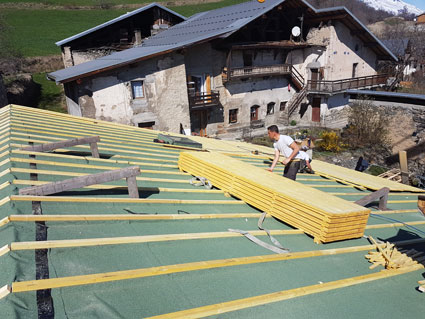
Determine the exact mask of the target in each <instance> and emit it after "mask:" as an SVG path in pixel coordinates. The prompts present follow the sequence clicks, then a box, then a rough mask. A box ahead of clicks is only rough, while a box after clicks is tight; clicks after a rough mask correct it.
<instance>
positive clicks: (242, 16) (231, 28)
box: [48, 0, 397, 82]
mask: <svg viewBox="0 0 425 319" xmlns="http://www.w3.org/2000/svg"><path fill="white" fill-rule="evenodd" d="M285 1H286V0H267V1H265V2H263V3H259V2H258V1H257V0H253V1H249V2H244V3H240V4H236V5H233V6H229V7H224V8H220V9H215V10H211V11H206V12H201V13H199V14H196V15H194V16H192V17H190V18H188V19H187V20H186V21H183V22H181V23H179V24H177V25H174V26H173V27H171V28H170V29H168V30H165V31H162V32H161V33H159V34H157V35H156V36H153V37H151V38H149V39H146V40H145V41H144V42H143V44H142V46H141V47H137V48H132V49H129V50H125V51H122V52H118V53H114V54H112V55H110V56H107V57H102V58H100V59H97V60H94V61H89V62H86V63H83V64H79V65H76V66H73V67H69V68H67V69H63V70H59V71H56V72H52V73H49V74H48V77H49V78H50V79H52V80H55V81H56V82H64V81H71V80H73V79H75V78H76V77H78V76H84V75H86V74H90V73H91V72H94V71H98V72H101V71H102V70H103V69H108V68H112V67H114V66H115V67H116V66H119V65H125V64H129V63H133V62H135V61H137V60H142V59H147V58H149V56H151V55H153V54H157V53H160V52H166V51H168V50H175V49H178V48H183V47H187V46H189V45H193V44H195V43H199V42H201V41H207V40H209V39H213V38H215V37H219V36H221V37H227V36H228V35H230V34H232V33H233V32H236V31H237V30H239V29H240V28H241V27H243V26H245V25H246V24H248V23H249V22H251V21H253V20H255V19H257V18H258V17H260V16H261V15H263V14H264V13H266V12H268V11H270V10H271V9H273V8H274V7H276V6H278V5H279V4H281V3H283V2H285ZM300 4H303V5H305V6H306V7H308V8H310V9H311V10H312V11H313V12H314V13H315V14H316V13H332V12H333V11H338V10H344V11H345V12H346V13H347V14H349V15H350V16H351V17H352V18H353V19H352V21H355V23H356V24H360V25H361V27H362V28H364V29H365V30H366V31H367V32H368V34H370V36H371V37H372V38H373V39H374V40H375V41H377V42H378V43H379V44H380V46H382V47H383V49H384V52H387V53H388V55H389V56H391V57H393V58H394V59H395V60H397V58H396V57H395V56H394V55H393V54H392V53H391V51H389V50H388V49H387V48H386V47H385V46H384V44H383V43H382V42H381V41H379V40H378V38H376V37H375V36H374V35H373V34H372V33H370V31H369V30H368V29H367V28H366V26H364V25H363V24H362V23H361V22H360V21H359V20H358V19H357V18H355V17H354V16H353V15H352V14H351V13H350V12H349V11H348V10H347V9H346V8H345V7H335V8H330V9H320V10H317V9H315V8H313V7H312V6H311V5H309V4H308V3H307V2H305V1H304V0H300Z"/></svg>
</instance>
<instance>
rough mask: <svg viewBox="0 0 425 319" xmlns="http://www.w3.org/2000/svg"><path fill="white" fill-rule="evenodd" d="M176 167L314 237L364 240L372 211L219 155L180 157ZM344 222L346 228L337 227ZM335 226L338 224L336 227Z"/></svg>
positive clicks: (201, 154)
mask: <svg viewBox="0 0 425 319" xmlns="http://www.w3.org/2000/svg"><path fill="white" fill-rule="evenodd" d="M179 168H180V169H182V170H183V171H187V172H189V173H191V174H192V175H196V176H203V177H206V178H207V179H208V180H209V181H210V182H211V183H212V184H213V185H214V186H216V187H218V188H220V189H222V190H224V191H225V192H228V193H229V194H232V195H234V196H236V197H238V198H240V199H242V200H243V201H245V202H247V203H248V204H250V205H253V206H254V207H256V208H258V209H260V210H262V211H265V212H268V213H270V214H271V215H272V216H274V217H276V218H278V219H280V220H282V221H284V222H286V223H288V224H290V225H292V226H294V227H296V228H299V229H301V230H303V231H304V232H306V233H307V234H310V235H312V236H313V237H314V238H315V241H316V242H330V241H335V240H341V239H348V238H358V237H361V236H362V235H363V232H364V229H365V227H366V223H367V220H368V217H369V212H370V210H369V209H367V208H364V207H361V206H359V205H356V204H354V203H351V202H348V201H346V200H343V199H341V198H338V197H335V196H332V195H328V194H326V193H324V192H321V191H319V190H316V189H313V188H311V187H308V186H305V185H302V184H300V183H297V182H294V181H292V180H289V179H285V178H282V177H280V176H277V175H275V174H272V173H270V172H267V171H265V170H264V169H261V168H258V167H254V166H252V165H250V164H247V163H244V162H242V161H240V160H237V159H234V158H231V157H228V156H225V155H222V154H219V153H202V152H182V153H181V155H180V158H179ZM344 218H348V219H347V221H349V220H350V219H352V218H354V219H355V220H352V221H350V224H349V225H344V227H341V224H340V223H341V221H342V220H344ZM337 221H338V222H337Z"/></svg>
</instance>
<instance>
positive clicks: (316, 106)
mask: <svg viewBox="0 0 425 319" xmlns="http://www.w3.org/2000/svg"><path fill="white" fill-rule="evenodd" d="M321 102H322V99H321V98H320V97H315V98H313V105H312V110H311V120H312V121H313V122H320V104H321Z"/></svg>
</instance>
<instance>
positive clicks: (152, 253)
mask: <svg viewBox="0 0 425 319" xmlns="http://www.w3.org/2000/svg"><path fill="white" fill-rule="evenodd" d="M157 134H158V132H155V131H150V130H145V129H141V128H137V127H130V126H125V125H120V124H112V123H108V122H103V121H99V120H93V119H87V118H79V117H73V116H70V115H65V114H59V113H53V112H48V111H44V110H39V109H33V108H26V107H21V106H16V105H12V106H7V107H4V108H2V109H1V110H0V165H1V171H0V178H1V180H0V193H1V194H0V195H1V197H0V205H1V206H0V212H1V213H0V218H1V222H0V241H1V242H0V247H3V248H0V254H1V256H0V268H1V270H2V271H1V272H0V285H1V286H3V285H8V286H9V287H6V288H3V289H1V290H0V295H1V296H3V298H2V299H1V300H0V314H1V316H2V318H34V317H36V316H37V313H38V314H41V315H43V316H45V317H48V316H49V315H52V314H54V317H55V318H147V317H155V316H159V318H161V317H162V318H201V317H209V318H223V317H225V318H281V317H282V316H283V314H284V315H285V317H288V318H329V317H331V316H334V317H344V318H365V317H373V318H398V317H405V318H420V317H421V314H422V315H423V313H425V303H424V302H423V301H424V299H423V298H424V295H423V294H421V293H419V292H418V291H417V290H416V287H417V286H418V284H417V281H418V280H423V278H424V274H425V271H424V269H423V265H422V264H417V265H416V266H413V267H407V268H401V269H398V270H383V268H382V267H381V266H379V267H376V268H374V269H370V268H369V266H370V264H369V263H368V262H367V260H366V259H365V257H364V255H365V254H367V252H368V251H370V250H374V247H373V246H371V245H370V243H369V242H368V240H367V239H365V238H357V239H352V240H346V241H338V242H332V243H328V244H320V245H319V244H315V243H314V242H313V238H312V237H310V236H308V235H306V234H304V233H303V232H302V231H300V230H297V229H294V228H292V227H290V226H289V225H287V224H285V223H283V222H281V221H279V220H277V219H274V218H272V217H269V216H268V217H267V218H266V219H265V221H264V224H263V227H265V228H267V229H269V230H270V232H271V233H272V235H273V236H274V237H275V238H276V239H278V240H279V241H280V243H281V244H282V245H283V246H284V247H286V248H289V249H290V253H289V254H274V253H272V252H271V251H269V250H266V249H264V248H263V247H261V246H259V245H256V244H254V243H253V242H251V241H249V240H248V239H246V238H245V237H244V236H242V235H241V234H239V233H235V232H229V231H228V229H229V228H232V229H241V230H246V231H250V232H251V233H252V234H254V235H255V236H257V238H259V239H262V240H264V241H266V242H268V239H267V235H266V233H265V232H264V231H261V230H259V229H258V227H257V221H258V218H259V217H260V213H261V211H259V210H257V209H256V208H254V207H253V206H250V205H248V204H246V203H245V202H244V201H242V200H240V199H238V198H235V197H232V196H229V195H228V194H226V193H225V192H224V191H222V190H220V189H217V188H213V189H207V188H204V187H203V186H201V187H196V186H193V185H191V184H190V179H191V178H192V176H190V175H189V174H186V173H184V172H182V171H180V170H179V169H178V166H177V164H178V158H179V155H180V152H185V151H186V150H184V149H177V148H170V147H167V146H165V145H162V144H156V143H154V142H153V139H154V138H156V137H157ZM93 135H96V136H100V139H101V140H100V143H99V144H98V147H99V152H100V154H101V158H93V157H91V154H90V147H89V146H88V145H82V146H75V147H70V148H67V149H58V150H56V151H53V152H49V153H38V152H32V151H23V150H19V149H20V148H21V147H22V146H27V145H28V144H31V143H34V144H40V143H49V142H57V141H62V140H67V139H73V138H80V137H85V136H93ZM194 140H196V141H198V142H200V143H202V144H203V147H204V149H206V150H214V151H219V152H221V153H223V154H226V155H227V156H231V157H233V158H235V159H238V160H241V161H243V162H245V163H248V164H250V165H253V166H256V167H260V168H266V167H268V166H269V165H270V160H269V157H270V155H269V154H272V153H273V152H272V150H270V149H269V148H266V147H261V146H256V145H250V144H247V143H239V142H225V141H218V140H212V139H206V138H199V137H198V138H194ZM253 150H257V151H259V154H260V155H254V154H252V151H253ZM315 162H316V163H317V162H318V161H313V163H312V164H315ZM134 165H138V166H140V169H141V175H140V176H139V177H137V184H138V187H139V195H140V198H138V199H137V198H129V196H128V193H127V184H126V181H125V180H120V181H116V182H109V183H105V184H101V185H92V186H88V187H85V188H81V189H75V190H72V191H67V192H62V193H58V194H54V195H50V196H39V197H34V196H24V195H18V192H19V189H22V188H24V187H28V186H30V185H39V184H43V183H44V182H51V181H61V180H64V179H68V178H71V177H75V176H81V175H86V174H93V173H98V172H103V171H106V170H111V169H118V168H124V167H128V166H134ZM319 166H320V165H319ZM319 166H318V167H319ZM329 167H330V168H331V169H332V168H333V169H334V175H335V176H329V177H328V178H324V177H322V176H319V175H317V174H316V175H309V174H299V175H298V176H297V183H299V184H303V185H304V186H309V187H312V188H314V189H316V190H319V191H322V192H326V193H327V194H329V195H333V196H337V197H339V198H340V199H344V200H346V201H349V202H354V201H356V200H358V199H360V198H362V197H363V196H365V195H367V194H369V193H370V190H368V189H367V187H369V186H368V185H369V183H370V179H371V177H370V176H369V175H366V174H363V173H358V174H360V175H357V173H355V174H353V175H351V174H348V173H347V172H346V171H344V172H343V173H341V172H340V171H339V168H337V167H336V166H332V165H331V166H329ZM329 167H326V169H329ZM282 169H283V166H279V167H278V169H277V170H276V175H281V174H282ZM316 170H317V169H316ZM320 174H322V175H325V174H324V173H323V172H321V173H320ZM353 176H354V177H353ZM361 177H364V179H362V178H361ZM282 178H283V177H282ZM372 179H373V182H374V184H375V185H376V184H379V182H380V181H382V180H380V179H378V178H372ZM353 183H356V184H353ZM362 185H363V186H362ZM294 189H295V190H296V189H297V187H296V186H294ZM300 189H302V188H301V187H300ZM416 191H417V192H420V190H419V189H414V188H412V189H409V191H407V190H403V191H402V192H400V191H399V192H397V191H391V192H390V194H389V201H388V207H389V208H390V209H391V210H390V211H377V210H376V208H374V207H370V209H371V210H372V214H371V216H370V217H369V220H368V223H367V226H366V229H365V235H371V236H373V237H374V238H378V239H381V240H388V241H391V242H403V241H404V244H403V243H401V244H399V247H400V249H401V248H406V249H408V250H409V249H416V250H417V251H419V252H423V253H425V247H424V242H423V241H422V242H419V243H418V241H416V243H412V242H410V244H407V243H406V241H407V240H418V239H419V240H421V239H423V238H425V236H424V235H425V218H424V217H423V216H422V215H421V214H420V212H419V210H418V208H417V199H418V194H419V193H416ZM300 197H301V196H300ZM311 200H312V199H311ZM38 203H40V206H37V205H38ZM37 207H41V212H40V211H37V209H36V208H37ZM35 213H36V214H35ZM39 213H42V214H39ZM10 287H11V288H10ZM10 290H11V292H10ZM51 317H52V316H51Z"/></svg>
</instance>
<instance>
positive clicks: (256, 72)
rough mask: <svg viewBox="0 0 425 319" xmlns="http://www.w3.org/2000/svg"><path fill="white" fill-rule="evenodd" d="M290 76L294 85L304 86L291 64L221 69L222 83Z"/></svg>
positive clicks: (301, 77)
mask: <svg viewBox="0 0 425 319" xmlns="http://www.w3.org/2000/svg"><path fill="white" fill-rule="evenodd" d="M276 75H290V76H291V77H292V80H294V81H295V84H296V85H297V86H299V88H302V87H303V86H304V78H303V76H302V75H301V74H300V73H299V72H298V71H297V70H296V69H295V68H294V67H293V66H292V65H291V64H275V65H264V66H245V67H241V68H230V69H227V68H223V73H222V78H223V82H228V81H231V80H236V79H242V78H249V77H256V76H276Z"/></svg>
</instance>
